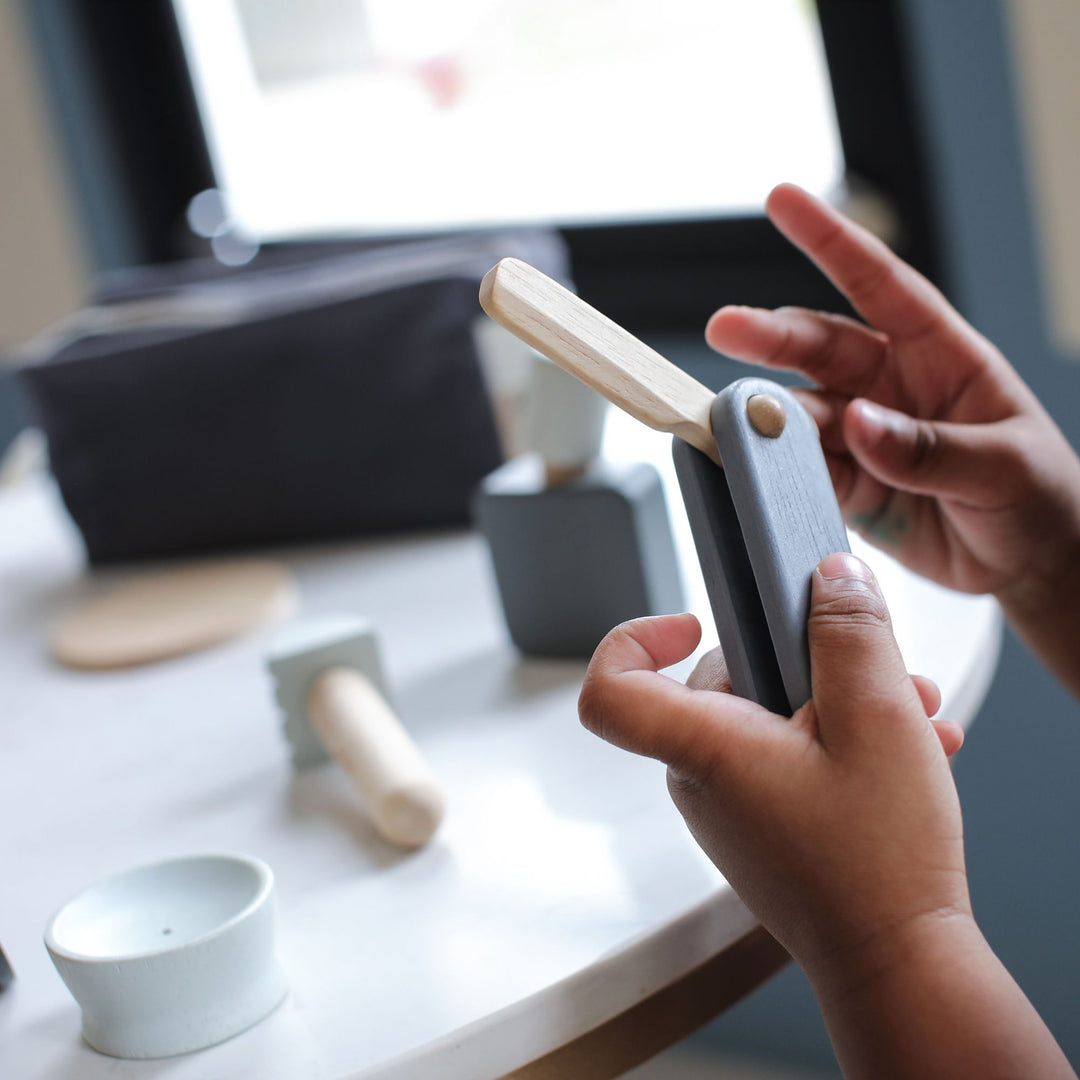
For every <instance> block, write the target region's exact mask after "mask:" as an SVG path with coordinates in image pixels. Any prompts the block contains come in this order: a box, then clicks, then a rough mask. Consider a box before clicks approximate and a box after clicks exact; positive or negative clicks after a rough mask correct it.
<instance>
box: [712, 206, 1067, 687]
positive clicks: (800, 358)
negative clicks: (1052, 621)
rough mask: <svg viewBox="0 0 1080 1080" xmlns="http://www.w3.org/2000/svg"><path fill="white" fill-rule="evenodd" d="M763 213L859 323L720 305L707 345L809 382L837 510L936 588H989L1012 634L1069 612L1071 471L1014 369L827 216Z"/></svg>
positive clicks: (1061, 445)
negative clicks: (1009, 618)
mask: <svg viewBox="0 0 1080 1080" xmlns="http://www.w3.org/2000/svg"><path fill="white" fill-rule="evenodd" d="M767 210H768V213H769V216H770V217H771V218H772V221H773V223H774V224H775V225H776V226H777V228H779V230H780V231H781V232H782V233H783V234H784V235H785V236H786V237H787V238H788V239H789V240H791V241H792V242H793V243H794V244H795V245H796V246H798V247H799V248H801V249H802V250H803V251H804V252H805V253H806V254H807V255H809V256H810V258H811V259H813V260H814V262H815V263H817V265H818V266H819V267H820V268H821V269H822V270H823V271H824V272H825V274H826V275H828V277H829V278H830V279H831V280H832V281H833V283H834V284H835V285H836V286H837V287H838V288H839V289H840V290H841V292H843V293H844V294H845V295H846V296H847V297H848V299H849V300H850V301H851V303H852V304H853V306H854V307H855V308H856V310H857V311H858V312H859V313H860V314H861V315H862V316H863V317H864V318H865V319H866V320H867V322H868V323H869V324H870V325H869V326H866V325H863V324H862V323H860V322H857V321H855V320H853V319H848V318H844V317H842V316H838V315H829V314H823V313H821V312H815V311H807V310H803V309H799V308H781V309H779V310H777V311H764V310H761V309H756V308H740V307H728V308H723V309H721V310H720V311H718V312H717V313H716V314H715V315H713V317H712V318H711V319H710V320H709V324H708V327H707V328H706V339H707V341H708V342H709V344H710V345H711V346H712V347H713V348H715V349H717V350H719V351H721V352H723V353H726V354H728V355H730V356H733V357H735V358H737V359H742V360H749V361H754V362H756V363H762V364H767V365H770V366H773V367H778V368H787V369H792V370H797V371H800V372H802V373H803V374H804V375H806V376H807V377H808V378H810V379H811V380H812V381H813V382H815V383H816V384H817V385H818V387H820V389H819V390H817V391H815V392H812V393H811V392H805V393H803V395H802V396H803V400H804V402H805V403H806V405H807V407H808V408H809V409H810V411H811V413H812V415H813V416H814V418H815V420H816V421H817V423H818V427H819V428H820V431H821V440H822V445H823V447H824V449H825V451H826V455H827V458H828V461H829V467H830V470H831V472H832V476H833V482H834V484H835V486H836V491H837V496H838V498H839V501H840V505H841V508H842V509H843V511H844V515H845V517H846V518H847V520H848V522H849V523H850V524H851V525H852V527H853V528H855V529H856V530H858V531H859V532H860V533H862V534H863V535H864V536H866V537H867V538H868V539H869V540H871V541H872V542H874V543H875V544H877V545H878V546H879V547H882V548H884V549H886V550H887V551H889V552H890V553H891V554H894V555H896V556H897V557H898V558H899V559H900V560H901V561H902V562H904V563H905V564H906V565H907V566H909V567H910V568H911V569H913V570H915V571H917V572H919V573H921V574H924V575H925V576H927V577H930V578H933V579H934V580H935V581H938V582H940V583H942V584H944V585H947V586H950V587H952V588H955V589H962V590H964V591H968V592H991V593H994V594H995V595H997V596H998V598H999V599H1000V600H1001V601H1002V603H1003V604H1004V605H1005V607H1006V611H1007V612H1008V613H1010V614H1011V615H1014V616H1016V617H1018V619H1019V621H1020V623H1021V626H1020V627H1019V629H1020V630H1021V632H1025V631H1026V630H1028V629H1030V628H1029V627H1025V626H1024V625H1023V623H1025V622H1028V623H1031V622H1034V621H1035V620H1037V619H1039V618H1042V617H1043V609H1044V608H1046V607H1053V606H1054V605H1055V604H1059V603H1060V602H1061V598H1062V596H1063V591H1068V592H1070V593H1071V600H1072V602H1073V604H1074V606H1075V601H1076V598H1077V597H1080V558H1078V553H1080V461H1078V460H1077V458H1076V455H1075V454H1074V453H1073V452H1072V450H1071V449H1070V447H1069V446H1068V444H1067V443H1066V441H1065V439H1064V438H1063V437H1062V435H1061V433H1060V432H1059V431H1058V429H1057V428H1056V427H1055V425H1054V424H1053V422H1052V421H1051V420H1050V418H1049V416H1048V415H1047V414H1046V412H1045V411H1044V410H1043V409H1042V407H1041V406H1040V405H1039V403H1038V402H1037V401H1036V399H1035V398H1034V396H1033V395H1032V394H1031V392H1030V391H1029V390H1028V389H1027V387H1026V386H1025V385H1024V383H1023V382H1022V381H1021V379H1020V378H1019V376H1018V375H1017V374H1016V372H1015V371H1013V369H1012V368H1011V367H1010V366H1009V364H1008V363H1007V361H1006V360H1005V359H1004V357H1002V355H1001V354H1000V353H999V352H998V350H997V349H996V348H994V346H993V345H991V344H990V342H988V341H987V340H986V339H985V338H983V337H982V336H981V335H980V334H978V333H976V332H975V330H973V329H972V328H971V327H970V326H969V325H968V324H967V323H966V322H965V321H964V320H963V319H962V318H961V317H960V316H959V315H958V314H957V312H956V311H955V310H953V308H952V307H950V306H949V304H948V303H947V302H946V300H945V299H944V297H943V296H942V295H941V294H940V293H939V292H938V291H937V289H935V288H934V287H933V286H932V285H931V284H930V283H929V282H928V281H926V280H925V279H924V278H923V277H921V276H920V275H919V274H918V273H916V271H914V270H913V269H912V268H911V267H909V266H907V265H906V264H905V263H903V262H902V261H901V260H900V259H898V258H897V257H896V256H895V255H893V254H892V253H891V252H890V251H889V249H888V248H887V247H886V246H885V245H884V244H882V243H881V242H880V241H878V240H877V239H875V238H874V237H873V236H871V235H870V234H869V233H867V232H866V231H865V230H863V229H861V228H860V227H858V226H856V225H854V224H853V223H852V222H850V221H848V220H847V219H846V218H844V217H843V216H842V215H840V214H839V213H837V212H836V211H835V210H833V209H831V208H830V207H828V206H827V205H825V204H824V203H822V202H820V201H819V200H817V199H815V198H814V197H813V196H811V195H809V194H807V193H806V192H804V191H802V190H801V189H799V188H796V187H793V186H791V185H783V186H781V187H778V188H777V189H776V190H775V191H773V193H772V194H771V195H770V197H769V200H768V203H767ZM1033 643H1034V644H1035V645H1036V648H1039V649H1043V650H1044V651H1045V648H1046V646H1045V645H1044V644H1041V643H1039V642H1037V641H1036V642H1033ZM1050 651H1051V652H1052V651H1053V650H1052V649H1051V650H1050ZM1048 659H1050V660H1051V663H1052V664H1053V662H1054V661H1053V657H1048ZM1059 673H1060V672H1059Z"/></svg>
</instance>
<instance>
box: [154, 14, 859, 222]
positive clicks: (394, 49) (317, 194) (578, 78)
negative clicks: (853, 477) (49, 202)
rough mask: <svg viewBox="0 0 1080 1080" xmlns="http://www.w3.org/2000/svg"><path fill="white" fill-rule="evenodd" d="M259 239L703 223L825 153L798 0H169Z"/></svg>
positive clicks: (815, 55) (817, 66)
mask: <svg viewBox="0 0 1080 1080" xmlns="http://www.w3.org/2000/svg"><path fill="white" fill-rule="evenodd" d="M174 4H175V6H176V10H177V14H178V17H179V21H180V25H181V31H182V34H183V38H184V43H185V49H186V51H187V55H188V58H189V62H190V65H191V70H192V73H193V76H194V82H195V86H196V92H197V95H198V99H199V103H200V109H201V112H202V117H203V121H204V124H205V127H206V131H207V135H208V139H209V143H210V148H211V153H212V156H213V159H214V164H215V168H216V170H217V174H218V177H219V179H220V182H221V184H222V188H223V189H224V192H225V195H226V198H227V200H228V203H229V210H230V213H231V215H232V217H233V219H234V220H235V221H236V222H237V223H238V224H239V225H240V226H241V227H242V228H243V229H244V230H245V231H247V232H248V233H250V234H251V235H253V236H255V237H258V238H260V239H264V240H265V239H283V238H290V237H301V236H319V235H343V234H346V235H357V234H385V233H390V232H404V231H413V230H431V229H446V228H460V227H471V226H490V225H497V224H506V223H545V224H560V225H564V224H575V223H585V222H629V221H642V220H657V219H661V220H662V219H675V218H698V217H714V216H719V215H725V214H731V213H739V212H745V211H747V210H759V209H760V207H761V204H762V201H763V199H764V197H765V195H766V193H767V192H768V190H769V189H770V188H771V187H772V186H773V185H774V184H776V183H778V182H779V181H781V180H793V181H795V182H797V183H801V184H802V185H803V186H805V187H808V188H810V189H811V190H813V191H816V192H819V193H822V194H824V193H827V192H829V191H830V190H831V189H833V188H834V187H835V186H836V185H837V184H838V183H839V181H840V179H841V177H842V173H843V157H842V153H841V150H840V140H839V135H838V132H837V127H836V116H835V111H834V107H833V102H832V95H831V91H830V88H829V81H828V74H827V70H826V66H825V59H824V54H823V50H822V45H821V37H820V29H819V26H818V22H817V16H816V13H815V10H814V6H813V4H812V3H811V2H809V0H753V2H748V0H664V2H663V3H657V2H655V0H304V2H300V0H174Z"/></svg>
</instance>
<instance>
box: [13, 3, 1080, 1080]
mask: <svg viewBox="0 0 1080 1080" xmlns="http://www.w3.org/2000/svg"><path fill="white" fill-rule="evenodd" d="M1078 48H1080V8H1078V7H1077V5H1075V4H1074V3H1070V2H1069V0H950V2H949V3H947V4H942V3H937V2H935V0H877V2H875V3H873V4H870V3H866V2H865V0H819V2H818V3H817V4H814V3H811V2H810V0H757V2H755V3H754V4H747V3H745V2H739V0H666V2H665V3H664V4H655V3H646V2H644V0H594V2H590V3H584V4H583V3H580V2H577V3H571V2H569V0H441V2H435V0H306V2H303V3H301V2H299V0H139V2H133V0H24V2H22V3H19V2H17V0H7V2H5V3H2V4H0V147H2V150H0V346H3V347H7V349H6V351H7V354H8V356H9V362H8V364H7V366H6V367H0V450H2V449H3V448H5V447H7V446H8V445H9V443H11V441H12V439H14V438H15V437H16V435H17V434H18V433H19V432H20V431H21V430H22V429H23V428H25V427H26V426H27V425H28V424H30V423H31V416H30V413H29V410H28V406H27V402H26V401H25V399H24V397H23V395H22V392H21V391H20V389H19V387H18V385H17V383H16V380H15V378H14V376H13V375H12V371H11V365H12V364H14V363H16V362H17V361H18V357H19V356H20V355H22V354H21V353H20V352H19V350H18V348H16V346H18V345H19V344H20V343H23V342H25V341H26V340H28V339H30V338H32V337H34V336H35V335H37V334H39V333H41V332H42V331H44V330H45V329H46V328H47V327H49V326H50V325H51V324H53V323H54V322H55V321H56V320H58V319H61V318H62V317H64V316H67V315H68V314H70V313H71V312H72V311H74V310H75V309H77V308H79V307H80V306H81V305H84V304H86V303H87V302H88V301H89V300H90V299H91V298H92V297H94V296H95V295H97V294H98V293H100V291H101V290H102V289H103V288H105V287H107V285H108V283H110V282H115V281H116V280H118V276H119V278H122V277H123V275H125V274H127V275H129V276H130V275H131V273H132V272H139V271H141V270H142V269H143V268H146V267H156V268H159V269H162V268H164V269H166V270H172V271H175V270H176V268H177V266H182V265H187V264H188V261H189V260H197V261H198V265H200V266H204V265H206V261H209V262H211V263H213V264H214V265H216V266H218V267H220V268H221V272H222V273H226V272H229V268H238V267H259V266H261V265H264V264H266V263H267V262H268V260H269V261H270V263H271V264H272V261H273V260H275V259H280V258H287V257H288V256H289V253H290V251H293V250H297V249H299V248H300V247H303V250H311V245H312V244H315V243H317V244H319V245H327V250H334V247H335V245H356V244H357V243H361V242H362V243H370V242H373V241H385V242H398V241H401V240H402V239H405V238H415V237H418V236H428V235H440V236H441V235H447V234H453V233H455V232H456V231H459V230H471V231H475V230H481V231H482V230H489V229H495V228H501V227H506V226H518V225H528V226H536V227H542V228H545V229H547V228H550V229H552V230H556V231H557V232H558V235H559V236H560V237H561V238H562V240H563V241H564V242H565V244H566V245H567V250H568V252H569V257H570V264H571V269H572V273H573V277H574V280H575V282H576V285H577V288H578V291H579V292H580V293H581V294H582V295H583V296H584V297H585V298H586V299H587V300H589V301H590V302H592V303H594V304H595V305H596V306H598V307H600V308H601V309H602V310H604V311H605V312H607V313H608V314H610V315H611V316H612V317H613V318H615V319H617V320H618V321H620V322H622V323H623V324H624V325H626V326H628V327H629V328H630V329H632V330H634V331H635V332H637V333H638V334H639V335H641V336H643V337H644V338H646V340H648V341H650V343H652V344H654V345H656V346H657V347H658V348H660V349H661V351H663V352H665V353H666V354H667V355H669V356H670V357H671V358H672V359H674V360H676V361H677V362H679V363H681V364H683V365H684V366H686V367H687V368H689V369H691V370H692V371H693V372H694V373H695V374H696V375H698V377H700V378H702V379H703V380H704V381H706V382H708V383H709V384H710V385H712V386H720V385H723V384H724V383H725V382H727V381H728V380H729V379H730V378H732V377H734V368H733V365H730V364H729V363H728V362H727V361H725V360H724V359H723V358H720V357H715V356H712V355H710V354H709V353H708V352H707V351H706V350H705V349H704V346H703V345H702V344H701V330H702V327H703V325H704V321H705V318H706V317H707V316H708V314H709V313H710V312H711V311H712V310H713V309H714V308H716V307H718V306H719V305H721V304H723V303H728V302H737V303H753V304H768V305H773V304H781V303H798V304H806V305H810V306H816V307H823V308H832V309H835V310H842V309H843V305H842V302H841V301H840V299H839V298H838V297H837V296H836V295H835V294H834V293H833V292H832V291H831V289H830V288H829V287H828V286H826V285H825V284H824V283H823V282H822V281H820V279H819V278H818V277H817V276H816V275H815V274H814V273H813V272H812V271H811V270H810V269H809V268H808V267H807V266H806V265H805V263H804V262H803V261H802V260H801V259H800V258H798V257H796V256H794V255H793V254H792V253H791V252H790V251H788V250H787V248H786V247H785V246H784V244H783V243H781V242H779V241H778V240H777V238H776V237H775V236H774V235H773V233H772V231H771V229H770V227H769V226H768V224H767V222H765V220H764V218H763V217H762V216H761V214H760V206H761V204H762V201H763V199H764V196H765V194H766V193H767V192H768V190H769V188H770V187H772V186H773V184H775V183H777V182H779V181H781V180H794V181H796V182H799V183H801V184H803V185H804V186H806V187H808V188H810V189H811V190H814V191H816V192H818V193H820V194H823V195H826V196H828V197H830V198H832V199H834V200H835V201H836V202H837V203H838V204H839V205H841V206H843V207H844V208H845V209H846V210H847V211H848V212H850V213H852V214H854V215H855V216H856V217H858V218H859V219H860V220H862V221H864V222H865V223H867V224H868V225H870V226H871V227H872V228H874V229H875V230H876V231H877V232H879V234H881V235H882V236H884V237H885V238H886V239H887V240H888V241H889V242H890V243H891V244H892V245H893V246H894V247H895V248H896V249H897V250H899V251H900V252H901V254H903V255H904V256H905V258H907V259H909V260H910V261H911V262H913V263H914V264H915V265H917V266H918V267H919V268H920V269H922V270H923V271H924V272H925V273H927V274H928V275H929V276H930V277H931V278H933V279H934V280H935V281H936V282H937V283H938V284H939V285H940V286H941V287H942V288H943V289H944V291H945V292H946V294H947V295H948V296H949V297H950V299H951V300H952V301H953V302H954V303H955V304H956V305H957V306H958V307H959V308H960V310H961V311H962V312H963V313H964V314H965V315H966V316H967V317H968V318H969V319H970V320H971V321H972V322H973V323H974V324H975V325H976V326H977V327H978V328H979V329H980V330H982V331H983V332H984V333H985V334H987V335H988V336H989V337H990V338H991V339H992V340H994V341H995V342H996V343H997V344H998V345H999V346H1000V347H1001V348H1002V349H1003V350H1004V351H1005V353H1006V354H1007V355H1008V356H1009V357H1010V359H1011V360H1012V361H1013V363H1014V364H1015V365H1016V366H1017V367H1018V369H1019V370H1020V372H1021V374H1022V375H1023V376H1024V378H1025V379H1026V380H1027V381H1028V382H1029V384H1030V385H1031V386H1032V387H1033V388H1034V390H1035V391H1036V393H1037V394H1038V395H1039V396H1040V397H1041V399H1042V400H1043V401H1044V402H1045V403H1046V404H1047V406H1048V407H1049V409H1050V411H1051V412H1052V413H1053V415H1054V416H1055V418H1056V419H1057V421H1058V423H1059V424H1060V425H1061V426H1062V428H1063V429H1064V431H1065V433H1066V435H1067V436H1068V437H1069V439H1070V440H1071V441H1072V442H1073V444H1074V445H1077V443H1078V442H1080V416H1078V415H1077V413H1075V412H1074V408H1075V407H1076V406H1077V405H1078V404H1080V368H1078V367H1077V360H1078V359H1080V200H1078V199H1077V195H1076V193H1077V192H1078V191H1080V76H1078V75H1077V73H1076V70H1075V66H1074V57H1075V55H1076V51H1077V49H1078ZM320 250H323V249H322V248H320ZM1078 769H1080V715H1078V710H1077V707H1076V704H1075V703H1074V702H1072V701H1071V700H1070V699H1069V698H1068V697H1067V696H1066V695H1065V694H1064V693H1063V692H1062V691H1061V690H1060V689H1059V688H1058V687H1057V686H1056V685H1055V684H1054V683H1053V682H1052V680H1050V678H1049V677H1048V676H1047V675H1046V674H1045V673H1044V672H1043V671H1042V670H1041V669H1040V668H1039V667H1038V665H1037V664H1036V663H1035V662H1034V661H1033V660H1032V659H1031V657H1030V656H1029V655H1028V654H1027V653H1026V651H1025V650H1024V649H1023V647H1022V646H1020V645H1019V644H1018V643H1017V642H1016V641H1015V640H1013V639H1011V638H1010V639H1008V640H1007V642H1006V645H1005V649H1004V653H1003V656H1002V661H1001V666H1000V670H999V674H998V677H997V680H996V683H995V685H994V688H993V690H992V692H991V694H990V697H989V699H988V702H987V704H986V706H985V707H984V709H983V711H982V713H981V715H980V717H979V719H978V720H977V722H976V725H975V728H974V730H973V732H972V737H971V738H970V740H969V743H968V745H967V746H966V747H965V749H964V752H963V754H962V755H961V759H960V761H959V763H958V765H957V780H958V783H959V786H960V791H961V796H962V799H963V802H964V806H965V812H966V828H967V842H968V853H969V867H970V873H971V881H972V888H973V893H974V900H975V905H976V912H977V915H978V916H979V918H980V921H981V923H982V926H983V928H984V931H985V932H986V934H987V936H988V937H989V939H990V941H991V944H992V945H993V946H994V947H995V948H996V950H997V951H998V953H999V955H1000V956H1001V957H1002V959H1003V960H1004V962H1005V963H1006V965H1007V966H1008V967H1009V968H1010V970H1011V971H1012V972H1013V973H1014V974H1015V976H1016V977H1017V979H1018V980H1019V982H1020V984H1021V985H1022V986H1023V988H1024V989H1025V991H1026V992H1027V993H1028V995H1029V996H1030V997H1031V999H1032V1000H1033V1002H1034V1003H1035V1005H1036V1007H1037V1008H1038V1009H1039V1010H1040V1012H1041V1013H1042V1015H1043V1016H1044V1017H1045V1019H1046V1021H1047V1022H1048V1024H1049V1025H1050V1027H1051V1029H1052V1030H1053V1031H1054V1033H1055V1035H1056V1036H1057V1038H1058V1039H1059V1041H1060V1042H1061V1043H1062V1045H1063V1047H1064V1048H1065V1050H1066V1052H1067V1054H1068V1055H1069V1057H1070V1059H1071V1060H1072V1061H1073V1063H1074V1065H1077V1064H1080V933H1078V932H1077V929H1076V925H1075V922H1076V920H1075V912H1076V910H1077V906H1078V905H1077V898H1078V897H1080V845H1078V844H1077V842H1076V836H1077V833H1078V828H1080V785H1078V784H1077V783H1076V782H1075V777H1076V774H1077V771H1078ZM733 1061H740V1062H743V1067H744V1069H745V1072H744V1073H740V1074H737V1073H735V1072H734V1071H725V1070H726V1069H727V1066H725V1065H724V1064H722V1063H724V1062H733ZM731 1068H732V1069H733V1068H734V1066H732V1067H731ZM710 1069H711V1070H713V1071H714V1072H715V1075H732V1076H734V1075H746V1076H777V1077H779V1076H795V1075H802V1076H811V1075H813V1076H829V1075H835V1072H836V1069H835V1064H834V1062H833V1059H832V1055H831V1051H830V1049H829V1044H828V1039H827V1037H826V1035H825V1033H824V1030H823V1027H822V1025H821V1021H820V1018H819V1016H818V1013H817V1009H816V1007H815V1005H814V1002H813V999H812V997H811V995H810V993H809V990H808V988H807V986H806V984H805V981H804V980H803V979H802V977H801V976H800V974H799V973H798V972H797V971H795V970H788V971H786V972H784V973H782V974H781V975H780V976H779V977H777V978H775V979H773V980H772V981H771V982H769V983H768V984H767V985H766V986H765V987H763V988H762V989H761V990H759V991H758V992H757V993H755V994H754V995H752V996H751V997H750V998H749V999H747V1000H746V1001H744V1002H743V1003H741V1004H740V1005H738V1006H737V1007H736V1008H734V1009H733V1010H731V1011H730V1012H729V1013H727V1014H726V1015H725V1016H723V1017H721V1018H720V1019H719V1020H717V1021H716V1022H714V1023H713V1024H712V1025H710V1026H709V1027H708V1028H707V1029H705V1030H704V1031H702V1032H701V1033H700V1034H698V1035H697V1036H695V1037H694V1038H693V1039H692V1040H690V1043H689V1044H688V1045H686V1046H683V1047H680V1048H677V1049H676V1050H675V1051H673V1052H672V1053H671V1054H669V1055H665V1056H664V1057H663V1058H662V1059H659V1060H657V1061H656V1062H653V1063H652V1064H650V1065H648V1066H646V1067H644V1068H643V1069H642V1070H641V1071H640V1076H641V1077H645V1076H646V1075H647V1076H651V1077H660V1076H668V1077H672V1078H674V1077H678V1076H682V1075H709V1074H710V1073H709V1070H710ZM635 1075H637V1074H635Z"/></svg>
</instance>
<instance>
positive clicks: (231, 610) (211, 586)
mask: <svg viewBox="0 0 1080 1080" xmlns="http://www.w3.org/2000/svg"><path fill="white" fill-rule="evenodd" d="M295 596H296V588H295V584H294V582H293V578H292V574H291V573H290V572H289V569H288V567H286V566H284V565H283V564H281V563H278V562H273V561H272V560H269V559H223V560H218V561H215V562H204V563H195V564H191V565H187V566H179V567H176V568H173V569H169V570H164V571H161V572H159V573H154V574H147V575H144V576H142V577H139V578H136V579H134V580H132V581H129V582H127V583H126V584H123V585H119V586H117V587H116V588H114V589H112V590H110V591H109V592H107V593H104V594H102V595H101V596H96V597H94V598H93V599H91V600H88V601H87V602H86V603H84V604H82V605H81V606H79V607H78V608H76V609H75V610H74V611H72V612H71V613H70V614H69V615H67V616H66V617H65V618H63V619H62V620H61V621H60V622H59V623H58V624H57V625H56V627H55V628H54V630H53V634H52V641H51V646H52V653H53V656H54V657H55V658H56V659H57V660H58V661H59V662H60V663H61V664H65V665H66V666H68V667H74V668H90V669H107V668H124V667H134V666H136V665H139V664H148V663H151V662H153V661H155V660H166V659H168V658H169V657H173V656H180V655H182V654H184V653H189V652H194V651H195V650H197V649H204V648H207V647H208V646H210V645H216V644H218V643H219V642H222V641H227V640H228V639H230V638H234V637H238V636H239V635H241V634H245V633H248V632H249V631H251V630H254V629H256V628H257V627H259V626H263V625H265V624H267V623H269V622H273V621H276V620H277V619H279V618H282V617H284V616H285V615H287V614H288V613H289V612H290V611H291V610H292V608H293V605H294V602H295Z"/></svg>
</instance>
